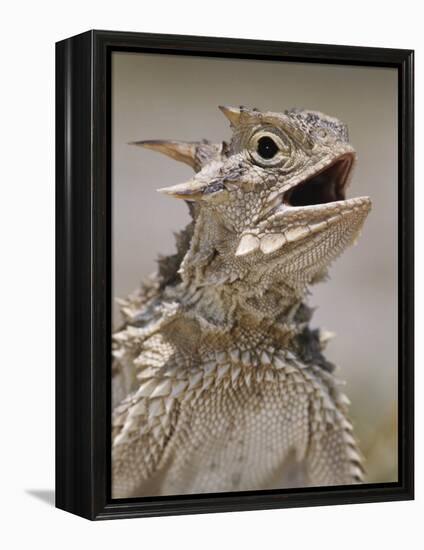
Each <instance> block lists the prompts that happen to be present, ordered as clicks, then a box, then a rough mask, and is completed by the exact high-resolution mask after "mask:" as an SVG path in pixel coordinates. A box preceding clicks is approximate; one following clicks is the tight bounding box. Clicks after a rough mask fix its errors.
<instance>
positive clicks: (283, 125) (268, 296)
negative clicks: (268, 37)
mask: <svg viewBox="0 0 424 550" xmlns="http://www.w3.org/2000/svg"><path fill="white" fill-rule="evenodd" d="M56 74H57V80H56V114H57V118H56V121H57V122H56V132H57V134H56V201H57V202H56V212H57V218H56V231H57V241H56V242H57V249H56V252H57V333H56V344H57V357H56V380H57V383H56V453H57V456H56V506H57V507H59V508H61V509H63V510H67V511H69V512H72V513H74V514H78V515H80V516H83V517H85V518H88V519H108V518H128V517H139V516H151V515H168V514H187V513H204V512H220V511H231V510H253V509H264V508H284V507H293V506H317V505H328V504H348V503H360V502H376V501H389V500H403V499H411V498H413V477H414V474H413V472H414V470H413V469H414V461H413V52H412V51H410V50H394V49H380V48H364V47H350V46H330V45H315V44H295V43H287V42H266V41H252V40H238V39H237V40H236V39H221V38H219V39H218V38H206V37H193V36H171V35H154V34H141V33H140V34H139V33H125V32H105V31H90V32H86V33H83V34H80V35H78V36H74V37H72V38H69V39H66V40H63V41H61V42H59V43H58V44H57V45H56ZM218 106H219V109H218ZM158 153H161V154H158ZM178 161H179V162H178ZM353 168H355V170H353ZM158 188H159V190H160V191H161V193H156V192H155V190H156V189H158ZM176 199H180V200H176ZM173 233H175V238H174V236H173ZM352 244H357V246H356V247H351V246H350V245H352ZM339 256H340V257H339ZM333 264H334V265H333ZM332 330H334V331H335V332H336V333H337V335H336V337H335V338H333V336H334V335H333V334H332V332H331V331H332ZM344 382H346V385H343V383H344Z"/></svg>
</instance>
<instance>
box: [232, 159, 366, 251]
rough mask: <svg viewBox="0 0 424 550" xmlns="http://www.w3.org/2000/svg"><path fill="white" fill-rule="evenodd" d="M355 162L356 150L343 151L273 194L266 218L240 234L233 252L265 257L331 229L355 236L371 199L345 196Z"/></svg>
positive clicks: (291, 247)
mask: <svg viewBox="0 0 424 550" xmlns="http://www.w3.org/2000/svg"><path fill="white" fill-rule="evenodd" d="M354 161H355V153H354V152H352V151H348V152H345V153H343V154H342V155H339V156H338V157H336V158H335V159H333V160H332V161H330V162H329V163H326V165H325V166H323V167H319V168H318V169H317V170H316V171H315V172H314V173H313V174H312V175H310V176H309V177H308V178H307V179H305V180H302V181H298V182H296V183H295V184H294V185H292V186H291V187H290V188H289V189H288V190H286V191H285V192H284V193H282V194H280V195H278V196H276V197H275V199H274V201H275V202H274V207H273V208H272V209H271V211H269V210H268V212H267V215H266V217H264V218H262V220H261V221H260V222H259V223H258V225H257V226H256V228H255V229H253V230H247V231H245V232H244V233H243V235H242V236H241V239H240V240H239V243H238V246H237V248H236V251H235V255H236V256H246V255H249V254H251V253H252V252H255V251H257V252H258V253H259V252H260V253H262V254H264V255H266V256H268V255H272V254H273V253H274V252H275V253H277V252H279V251H280V249H282V248H284V249H287V251H291V250H293V247H294V246H297V243H299V241H307V240H313V239H315V238H319V235H320V234H324V233H326V232H328V231H334V230H335V231H336V233H338V234H339V235H342V234H343V233H349V234H352V237H356V236H357V235H358V234H359V232H360V229H361V227H362V225H363V222H364V221H365V219H366V217H367V215H368V213H369V211H370V209H371V200H370V199H369V197H358V198H353V199H346V187H347V185H348V183H349V180H350V176H351V172H352V168H353V164H354ZM336 226H339V228H338V229H336ZM350 240H351V241H352V239H350Z"/></svg>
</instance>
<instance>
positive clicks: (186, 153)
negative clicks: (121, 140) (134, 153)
mask: <svg viewBox="0 0 424 550" xmlns="http://www.w3.org/2000/svg"><path fill="white" fill-rule="evenodd" d="M129 145H137V146H138V147H145V148H146V149H151V150H152V151H158V152H159V153H163V154H164V155H167V156H168V157H171V158H173V159H174V160H178V161H179V162H184V163H185V164H188V165H189V166H191V167H192V168H194V169H196V168H197V164H198V162H197V158H196V151H197V147H198V145H199V144H198V143H197V142H190V141H167V140H162V139H156V140H155V139H152V140H145V141H132V142H130V143H129Z"/></svg>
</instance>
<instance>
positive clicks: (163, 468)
mask: <svg viewBox="0 0 424 550" xmlns="http://www.w3.org/2000/svg"><path fill="white" fill-rule="evenodd" d="M221 110H222V111H223V112H224V114H225V115H226V116H227V118H228V119H229V120H230V122H231V126H232V128H233V137H232V140H231V143H229V144H227V143H222V144H211V143H209V142H206V141H203V142H197V143H185V142H171V141H148V142H137V143H136V144H137V145H141V146H143V147H147V148H150V149H153V150H157V151H159V152H162V153H165V154H167V155H169V156H171V157H172V158H174V159H176V160H179V161H182V162H185V163H187V164H189V165H190V166H192V167H193V169H194V170H195V172H196V175H195V177H194V178H193V179H192V180H190V181H189V182H187V183H184V184H179V185H176V186H173V187H170V188H165V189H162V190H161V191H162V192H163V193H165V194H167V195H170V196H173V197H176V198H181V199H184V200H186V201H187V202H188V204H189V206H190V212H191V214H192V217H193V221H192V223H191V224H190V225H189V226H188V227H187V228H186V229H185V230H184V231H183V232H182V233H181V234H180V235H179V236H178V239H177V253H176V254H175V256H171V257H168V258H164V259H162V260H160V263H159V272H158V274H157V276H156V277H155V278H154V279H152V280H150V281H148V282H146V283H145V284H144V285H143V287H142V288H141V289H140V290H139V291H138V292H137V293H136V294H134V295H132V296H130V297H129V298H128V299H127V300H126V301H122V303H121V306H122V307H121V310H122V313H123V316H124V320H125V321H124V325H123V326H122V327H121V329H120V330H119V331H117V332H116V333H115V335H114V352H113V353H114V357H115V362H114V367H113V373H114V377H113V401H114V412H113V450H112V466H113V472H112V476H113V479H112V486H113V489H112V493H113V497H114V498H120V497H121V498H122V497H131V496H145V495H169V494H183V493H200V492H208V493H211V492H218V491H239V490H257V489H267V488H279V487H291V486H314V485H315V486H322V485H339V484H353V483H358V482H361V481H362V480H363V468H362V464H361V457H360V453H359V450H358V447H357V444H356V442H355V438H354V436H353V432H352V425H351V423H350V422H349V420H348V418H347V408H348V403H349V402H348V399H347V398H346V396H345V395H344V394H343V393H342V392H341V391H340V389H339V384H338V381H337V379H336V378H335V376H334V375H333V373H332V371H333V366H332V365H331V364H330V363H328V361H326V359H325V358H324V356H323V355H322V353H321V351H322V349H323V347H324V345H325V341H326V340H327V338H328V335H327V334H325V333H322V332H319V331H311V330H310V329H309V326H308V322H309V320H310V317H311V310H310V309H309V308H308V307H307V305H306V304H305V303H303V300H304V296H305V294H306V292H307V288H308V286H309V285H310V284H313V283H314V282H317V281H319V280H322V279H323V278H325V276H326V272H327V267H328V266H329V264H330V263H331V262H332V261H333V260H334V259H335V258H336V257H337V256H339V255H340V254H341V252H343V250H344V249H345V248H346V247H347V246H348V245H349V244H351V243H352V242H353V241H354V240H355V239H356V238H357V237H358V235H359V232H360V230H361V227H362V225H363V223H364V221H365V218H366V217H367V214H368V212H369V210H370V207H371V203H370V200H369V198H368V197H362V198H356V199H348V200H346V199H345V189H346V186H347V184H348V181H349V178H350V175H351V171H352V166H353V164H354V160H355V153H354V150H353V148H352V146H351V145H350V144H349V142H348V138H347V129H346V127H345V126H344V124H343V123H341V122H340V121H338V120H337V119H334V118H331V117H328V116H326V115H323V114H322V113H316V112H311V111H298V110H291V111H286V112H284V113H270V112H264V113H262V112H259V111H258V110H256V109H253V110H249V109H247V108H244V107H240V108H237V109H236V108H231V107H222V108H221Z"/></svg>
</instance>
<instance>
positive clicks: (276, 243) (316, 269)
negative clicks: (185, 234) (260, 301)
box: [136, 107, 371, 294]
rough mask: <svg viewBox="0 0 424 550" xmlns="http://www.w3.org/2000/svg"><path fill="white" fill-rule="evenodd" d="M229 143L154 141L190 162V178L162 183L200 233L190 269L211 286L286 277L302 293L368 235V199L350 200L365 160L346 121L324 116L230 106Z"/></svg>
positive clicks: (150, 144) (261, 283)
mask: <svg viewBox="0 0 424 550" xmlns="http://www.w3.org/2000/svg"><path fill="white" fill-rule="evenodd" d="M220 109H221V111H222V112H223V113H224V115H225V116H226V117H227V118H228V119H229V120H230V123H231V128H232V130H233V134H232V139H231V141H230V142H229V143H225V142H223V143H221V144H213V143H209V142H207V141H203V142H195V143H187V142H175V141H147V142H146V141H144V142H136V144H137V145H142V146H144V147H147V148H150V149H154V150H158V151H160V152H162V153H165V154H167V155H168V156H171V157H172V158H174V159H176V160H180V161H182V162H185V163H186V164H189V165H190V166H192V168H194V170H195V171H196V174H195V176H194V177H193V178H192V179H191V180H189V181H188V182H185V183H182V184H178V185H174V186H172V187H166V188H163V189H160V190H159V191H161V192H162V193H164V194H166V195H169V196H172V197H175V198H179V199H184V200H186V201H188V202H189V203H190V204H191V206H192V212H193V214H194V219H195V229H194V235H193V238H192V242H191V246H190V250H189V252H188V253H187V255H186V258H185V259H184V261H183V264H182V268H181V270H182V273H183V275H184V274H187V273H191V274H193V272H195V273H196V276H197V279H198V280H199V281H200V282H202V281H203V283H211V284H222V283H226V282H229V283H234V282H236V281H244V282H248V283H249V284H251V285H252V284H253V285H256V288H257V290H258V291H259V292H260V291H261V290H264V288H265V287H267V286H268V287H269V286H270V285H272V284H275V283H277V284H278V283H281V285H283V286H284V287H285V288H287V289H292V290H293V292H294V293H295V294H296V293H297V294H301V292H302V291H303V290H304V288H305V286H306V285H307V284H309V283H311V282H313V281H314V280H317V279H318V278H319V277H321V276H322V275H323V274H325V272H326V268H327V266H328V265H329V263H330V262H331V261H332V260H334V259H335V258H336V257H337V256H338V255H339V254H340V253H341V252H342V251H343V250H344V249H345V248H346V247H347V246H348V245H349V244H351V243H352V242H354V241H355V239H356V238H357V237H358V235H359V232H360V230H361V227H362V225H363V223H364V221H365V218H366V217H367V215H368V212H369V211H370V208H371V201H370V199H369V198H368V197H360V198H351V199H347V198H346V189H347V186H348V184H349V182H350V179H351V174H352V169H353V166H354V164H355V159H356V155H355V151H354V149H353V147H352V146H351V145H350V144H349V141H348V134H347V128H346V126H345V125H344V124H343V123H342V122H340V121H339V120H337V119H335V118H332V117H329V116H327V115H324V114H322V113H319V112H314V111H307V110H295V109H294V110H289V111H285V112H284V113H273V112H260V111H258V110H257V109H247V108H245V107H240V108H234V107H220Z"/></svg>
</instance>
